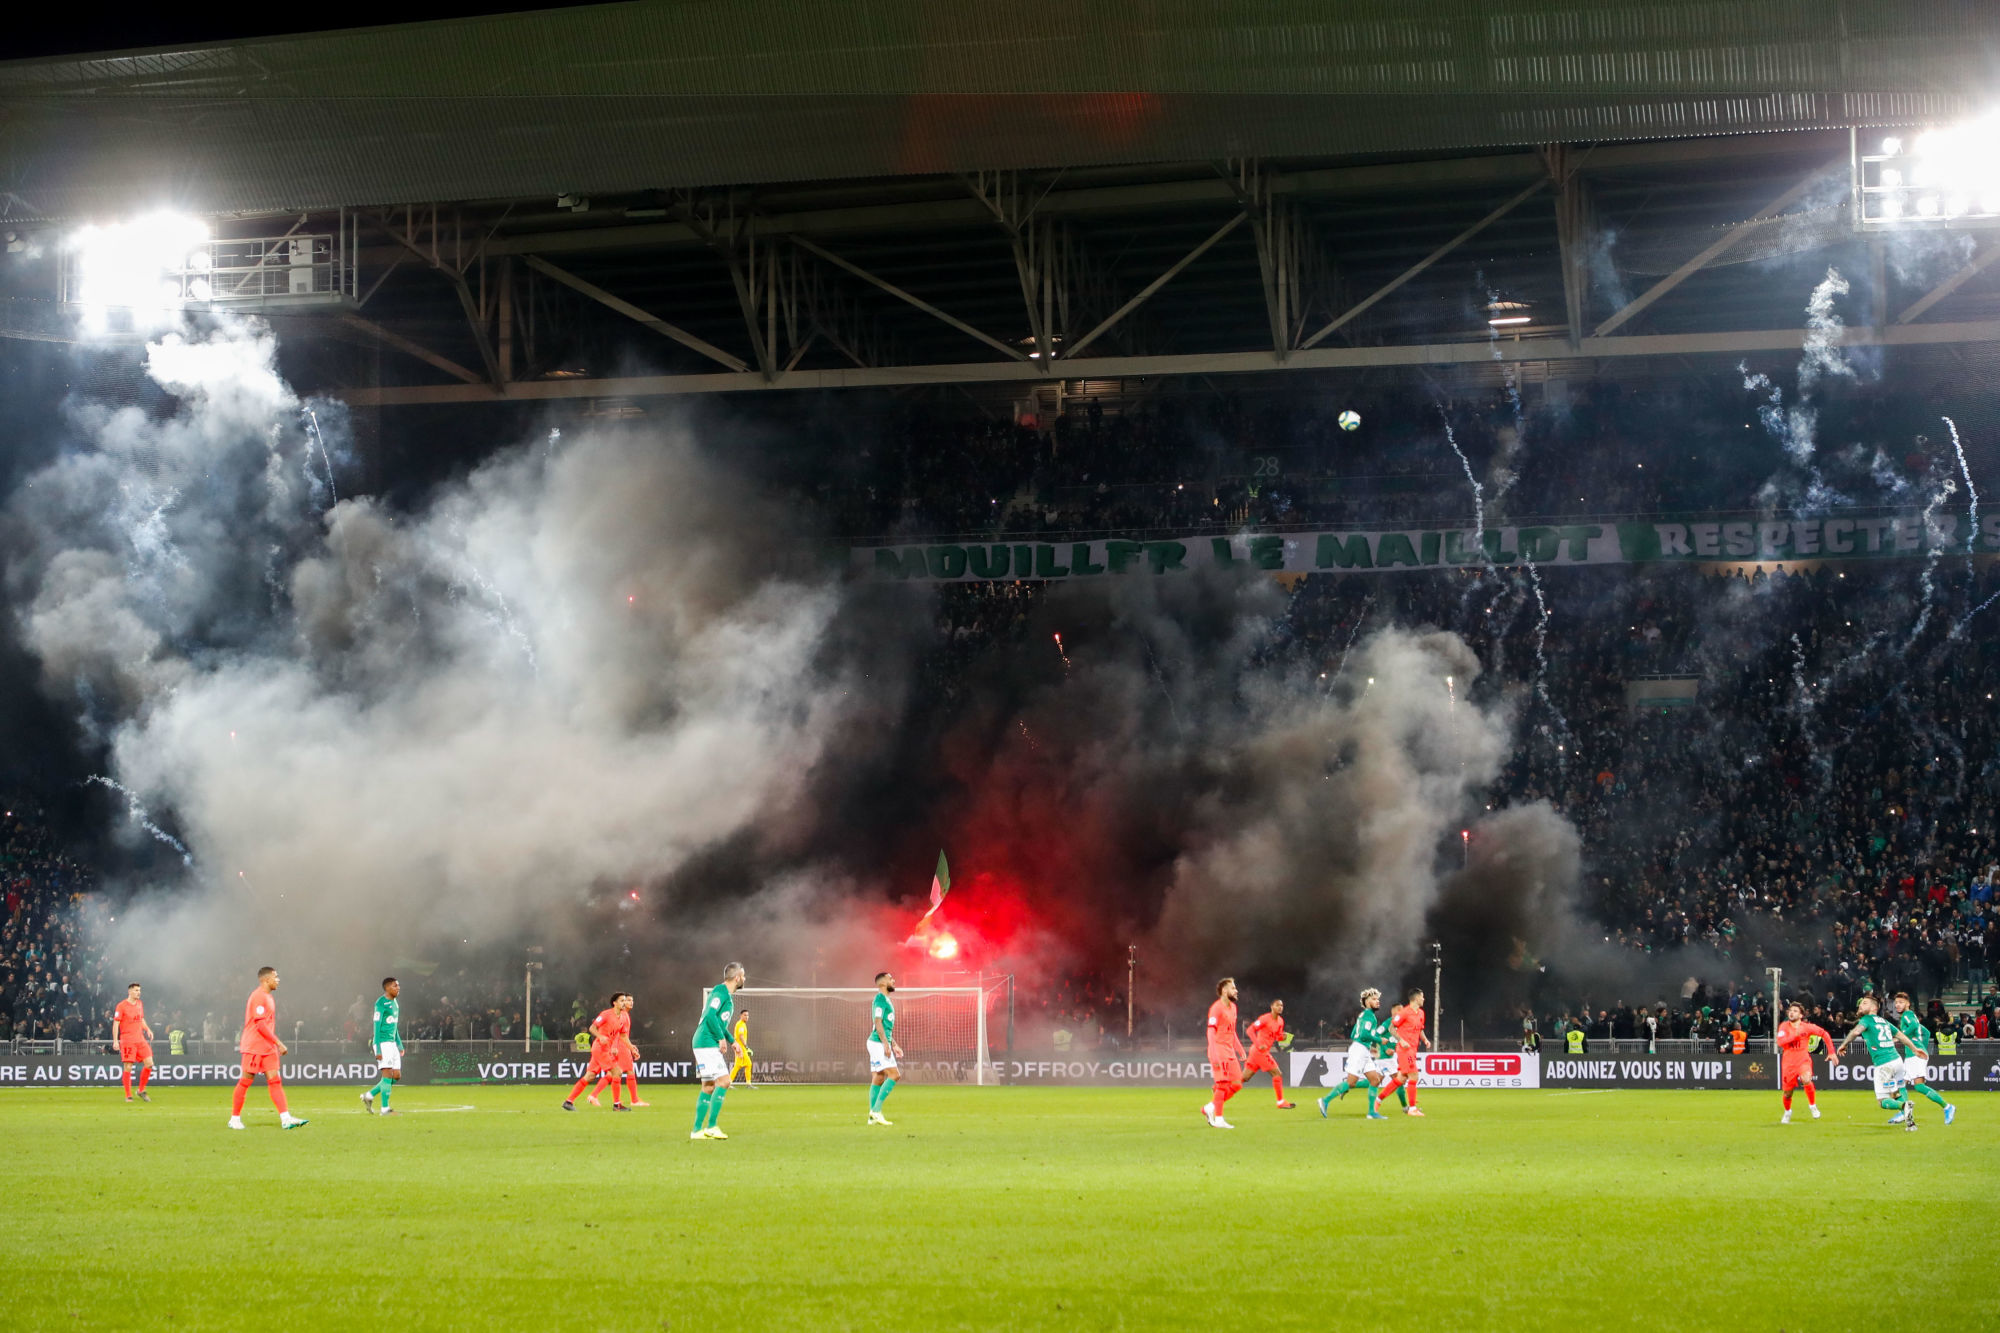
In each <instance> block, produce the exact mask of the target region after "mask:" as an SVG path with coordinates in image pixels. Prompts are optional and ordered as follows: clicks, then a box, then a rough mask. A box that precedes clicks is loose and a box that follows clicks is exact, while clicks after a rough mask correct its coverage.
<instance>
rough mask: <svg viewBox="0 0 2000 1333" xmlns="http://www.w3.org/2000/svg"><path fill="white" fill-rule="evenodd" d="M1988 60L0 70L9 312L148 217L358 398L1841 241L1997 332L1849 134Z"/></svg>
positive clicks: (1094, 345) (628, 25)
mask: <svg viewBox="0 0 2000 1333" xmlns="http://www.w3.org/2000/svg"><path fill="white" fill-rule="evenodd" d="M1996 75H2000V6H1983V5H1968V4H1961V3H1956V2H1954V0H1910V2H1908V3H1901V4H1895V5H1890V4H1853V3H1850V4H1846V5H1832V4H1829V3H1827V0H1747V2H1744V3H1710V2H1708V0H1701V2H1696V0H1656V2H1655V3H1646V4H1615V5H1614V4H1605V3H1595V4H1584V3H1579V2H1578V0H1570V3H1566V4H1564V3H1552V2H1550V0H1501V2H1499V3H1495V2H1494V0H1429V2H1428V3H1425V2H1423V0H1396V2H1395V3H1385V2H1384V0H1290V2H1289V3H1286V4H1283V5H1273V4H1270V3H1266V2H1265V0H1201V2H1199V3H1197V2H1196V0H1151V2H1150V3H1149V2H1147V0H1116V2H1115V3H1109V2H1107V0H1078V2H1077V3H1073V4H1069V5H1065V6H1061V7H1047V6H1042V7H1024V6H995V5H991V4H978V5H974V4H967V3H962V2H961V0H922V2H921V3H919V2H918V0H839V2H838V3H836V2H834V0H756V2H752V3H734V4H722V3H713V2H710V0H642V2H640V3H632V4H623V5H603V6H587V7H580V8H572V9H565V10H553V11H540V12H535V13H523V14H507V15H497V16H492V17H486V18H477V19H458V20H449V21H443V22H435V23H423V24H412V25H406V26H402V27H394V28H373V29H365V30H356V31H349V32H336V33H326V34H316V35H306V36H292V37H274V38H264V39H256V40H246V41H236V42H225V43H215V44H209V45H202V46H197V47H184V48H174V49H158V50H153V51H148V52H138V53H126V54H120V55H111V56H94V57H81V58H79V57H68V58H60V59H43V60H34V61H18V62H13V63H11V64H5V65H0V127H3V128H0V171H3V172H4V189H5V191H6V194H5V195H4V199H0V208H4V210H5V216H4V218H0V226H4V227H7V228H18V229H19V235H20V236H22V237H26V238H29V240H27V241H24V242H22V244H21V250H22V254H21V256H19V258H20V259H21V260H22V262H19V263H12V262H10V264H9V265H8V266H6V267H5V268H4V269H0V298H6V299H4V300H0V307H4V308H0V335H11V336H15V337H35V338H41V337H56V338H60V337H62V336H64V335H63V334H62V332H61V329H60V327H59V325H60V322H61V321H60V319H59V318H57V316H58V315H59V310H58V308H57V303H56V301H55V299H54V298H55V295H56V293H57V290H58V286H59V279H58V275H57V273H56V271H55V262H54V259H53V258H52V257H51V256H52V254H53V250H54V247H52V246H38V245H36V244H34V243H33V242H32V238H33V237H34V236H36V235H37V234H38V231H48V230H50V229H53V228H56V227H59V226H66V225H68V224H69V222H70V221H71V220H74V219H79V218H84V217H108V216H116V215H123V214H129V213H132V212H136V211H140V210H141V209H142V208H144V207H146V206H149V205H150V206H158V205H162V204H166V205H171V206H173V207H176V208H179V209H182V210H185V211H189V212H195V213H199V214H203V215H205V216H208V217H209V218H211V219H213V220H215V221H216V224H217V229H218V232H219V233H220V234H221V235H223V236H225V237H231V238H239V239H240V238H252V237H260V236H261V237H264V238H266V241H267V242H268V241H269V239H270V238H274V237H280V236H284V235H289V236H293V237H299V236H307V235H319V236H324V237H329V238H333V239H332V242H331V244H332V246H333V250H334V252H335V253H336V254H339V255H341V256H344V258H343V259H341V261H340V263H341V265H342V266H343V267H342V268H341V271H340V272H339V273H338V274H336V275H335V276H334V291H335V293H336V294H338V295H340V296H341V299H340V300H339V301H337V302H335V303H333V305H331V306H330V307H328V308H327V309H325V310H322V311H320V312H319V313H317V314H312V315H301V314H298V313H295V312H293V313H287V311H285V310H283V309H277V310H273V311H271V312H270V313H271V314H272V317H273V318H274V319H281V320H287V321H289V324H288V328H290V329H294V330H297V331H298V332H299V333H301V334H304V333H311V332H317V333H325V334H330V335H334V336H335V337H336V338H338V339H344V340H349V341H350V342H352V343H354V344H358V345H359V346H361V347H363V348H365V349H367V351H366V352H365V354H364V353H357V352H356V351H355V349H354V348H353V347H349V346H345V345H340V344H327V348H328V356H327V357H326V358H325V359H324V360H323V363H322V368H323V369H324V370H325V373H326V375H327V378H328V383H327V385H326V387H329V388H334V389H338V390H341V391H344V392H346V393H348V395H349V397H350V399H351V400H352V401H355V402H357V403H378V404H396V403H411V404H414V403H452V402H504V401H518V400H531V401H532V400H541V399H547V398H621V397H622V398H629V397H636V396H644V395H649V394H679V393H690V392H715V391H736V390H743V389H753V390H754V389H770V388H826V387H842V386H853V385H870V384H873V385H918V384H982V383H983V384H987V385H990V386H993V391H994V392H998V393H1003V394H1004V393H1008V392H1014V393H1030V392H1036V391H1046V390H1048V389H1049V388H1050V386H1051V385H1052V384H1057V383H1062V382H1065V381H1067V382H1071V383H1072V384H1073V385H1075V386H1078V387H1082V386H1085V385H1086V384H1096V385H1099V386H1102V385H1105V384H1109V383H1118V382H1127V381H1130V380H1133V379H1135V378H1145V377H1155V376H1162V375H1177V374H1193V373H1222V372H1228V373H1242V372H1261V371H1289V370H1299V369H1309V370H1311V369H1318V370H1335V371H1341V370H1344V371H1354V372H1367V371H1371V370H1373V369H1381V368H1391V369H1393V368H1396V367H1405V368H1408V367H1435V366H1459V367H1482V366H1484V367H1491V366H1493V365H1496V364H1500V363H1513V364H1527V365H1533V366H1539V367H1541V368H1542V370H1543V371H1544V372H1547V373H1564V374H1567V373H1576V374H1590V373H1594V372H1593V368H1594V367H1602V366H1605V365H1608V364H1612V363H1614V362H1623V361H1624V359H1627V358H1643V357H1666V356H1673V357H1680V356H1712V357H1720V356H1738V355H1743V354H1748V353H1755V352H1760V351H1774V352H1775V351H1783V350H1785V349H1786V348H1788V347H1796V346H1797V344H1798V342H1799V340H1800V338H1801V336H1802V335H1801V332H1800V328H1799V326H1800V323H1801V310H1800V307H1801V305H1802V300H1803V296H1802V292H1803V290H1804V289H1803V288H1801V287H1800V284H1799V281H1798V279H1799V278H1800V277H1801V276H1802V275H1804V274H1806V273H1808V272H1813V271H1815V266H1817V268H1816V271H1817V272H1823V271H1824V269H1825V267H1826V266H1827V264H1829V263H1838V264H1839V265H1841V266H1842V268H1843V269H1844V270H1845V271H1846V272H1848V273H1849V274H1851V275H1853V276H1854V278H1855V279H1856V283H1857V288H1858V289H1859V290H1860V295H1858V296H1857V297H1856V298H1855V301H1856V303H1857V304H1860V305H1863V306H1864V307H1865V308H1866V312H1867V313H1866V317H1865V318H1862V319H1854V320H1850V323H1854V324H1859V325H1862V326H1863V327H1860V328H1857V329H1854V330H1851V333H1850V336H1852V337H1854V338H1855V339H1857V340H1860V341H1871V342H1876V343H1882V344H1889V345H1898V344H1901V345H1906V346H1914V347H1932V346H1938V345H1951V344H1964V343H2000V295H1996V294H1995V292H1994V291H1993V290H1992V283H1993V280H1994V279H1995V278H2000V265H1993V264H1992V263H1991V261H1992V260H1993V258H1994V257H1995V255H1996V254H2000V248H1996V247H1994V246H1992V245H1991V244H1989V245H1987V246H1985V247H1966V248H1964V249H1963V251H1962V252H1961V251H1960V250H1949V249H1948V247H1947V249H1940V250H1939V251H1938V253H1937V254H1934V255H1932V256H1931V257H1930V258H1929V259H1928V260H1926V262H1925V263H1923V264H1912V265H1894V264H1886V263H1885V259H1884V253H1883V245H1882V242H1881V239H1880V238H1879V237H1878V238H1874V239H1872V240H1871V239H1870V238H1868V237H1866V236H1863V235H1862V234H1861V233H1860V232H1859V231H1858V230H1857V229H1856V228H1855V226H1854V220H1853V217H1852V215H1851V208H1850V202H1851V201H1850V191H1849V154H1850V139H1849V134H1848V130H1849V129H1850V128H1852V127H1856V126H1875V125H1907V124H1923V123H1936V122H1941V121H1949V120H1955V119H1959V118H1961V117H1963V116H1964V115H1965V114H1966V113H1968V112H1969V111H1971V110H1973V109H1975V108H1978V107H1981V106H1983V105H1984V104H1985V103H1986V101H1987V100H1988V95H1989V90H1991V89H1993V88H1995V87H2000V77H1996ZM266 250H267V251H268V250H269V246H268V244H267V245H266ZM35 255H41V256H42V257H43V260H42V262H41V264H40V266H39V267H37V265H36V264H34V263H29V262H26V261H27V260H28V259H31V258H33V257H34V256H35ZM1939 255H1943V256H1944V258H1943V259H1940V258H1939ZM15 258H16V256H13V255H10V256H9V260H10V261H12V260H14V259H15ZM1750 260H1755V261H1759V262H1758V263H1756V264H1754V265H1752V264H1748V263H1745V262H1744V261H1750ZM257 262H258V264H259V265H262V264H264V263H265V261H264V260H259V261H257ZM1787 265H1789V267H1787ZM264 272H265V273H266V274H268V270H264ZM260 280H261V278H260ZM1815 280H1816V279H1815ZM1810 285H1811V283H1810V281H1808V282H1807V283H1806V284H1805V286H1806V287H1810ZM274 304H277V305H282V302H276V303H274ZM1489 306H1491V307H1493V309H1489V308H1488V307H1489ZM1501 307H1504V308H1505V309H1506V311H1507V312H1508V313H1507V317H1508V318H1510V319H1514V320H1517V321H1518V320H1520V319H1522V318H1523V317H1525V321H1526V322H1525V323H1518V322H1517V323H1514V324H1510V325H1509V326H1508V327H1507V329H1506V330H1505V336H1504V337H1500V336H1496V334H1495V331H1494V329H1493V328H1491V327H1489V325H1488V323H1487V319H1488V316H1489V315H1491V314H1493V313H1495V311H1496V310H1498V309H1500V308H1501ZM649 331H650V332H649ZM293 341H297V339H293ZM343 357H344V358H345V359H344V360H343ZM1550 367H1556V368H1557V369H1556V370H1554V371H1550V370H1549V368H1550ZM1564 367H1568V369H1565V368H1564ZM440 374H442V375H443V376H444V377H445V380H446V382H439V380H438V377H439V375H440ZM1008 386H1012V387H1011V388H1009V387H1008ZM1085 391H1090V390H1089V389H1087V388H1086V389H1085Z"/></svg>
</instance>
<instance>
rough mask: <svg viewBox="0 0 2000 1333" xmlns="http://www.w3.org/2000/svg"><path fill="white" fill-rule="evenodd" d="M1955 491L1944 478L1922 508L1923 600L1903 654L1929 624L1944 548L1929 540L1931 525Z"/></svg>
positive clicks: (1955, 487) (1951, 482)
mask: <svg viewBox="0 0 2000 1333" xmlns="http://www.w3.org/2000/svg"><path fill="white" fill-rule="evenodd" d="M1957 491H1958V483H1957V482H1955V481H1953V480H1952V479H1951V478H1950V477H1946V478H1945V479H1944V484H1943V485H1942V486H1940V487H1938V488H1937V493H1936V494H1935V495H1933V496H1931V498H1930V502H1929V503H1927V504H1926V505H1925V506H1924V544H1925V545H1926V546H1927V547H1929V548H1930V549H1929V553H1928V554H1926V555H1925V556H1924V572H1923V579H1922V583H1923V589H1924V600H1923V605H1922V607H1920V608H1919V609H1918V611H1917V623H1916V625H1915V626H1914V627H1913V628H1912V629H1911V630H1910V637H1909V638H1908V639H1906V640H1905V641H1904V643H1903V651H1904V652H1905V653H1908V652H1909V651H1910V649H1911V648H1913V647H1915V646H1916V642H1917V640H1918V639H1919V638H1921V637H1923V632H1924V630H1925V628H1926V627H1928V626H1929V625H1930V623H1931V608H1932V605H1933V604H1934V602H1935V601H1936V598H1937V578H1936V574H1937V565H1938V561H1939V560H1940V559H1941V558H1942V557H1943V556H1944V547H1943V546H1941V545H1939V544H1938V543H1937V542H1934V541H1932V540H1931V532H1932V527H1931V525H1932V524H1933V523H1934V522H1936V520H1937V511H1938V506H1939V505H1941V504H1943V503H1944V502H1945V499H1946V497H1948V496H1951V495H1954V494H1956V493H1957Z"/></svg>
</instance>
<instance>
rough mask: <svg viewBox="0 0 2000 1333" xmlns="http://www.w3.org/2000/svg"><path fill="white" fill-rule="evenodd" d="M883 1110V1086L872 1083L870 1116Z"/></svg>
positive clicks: (869, 1089)
mask: <svg viewBox="0 0 2000 1333" xmlns="http://www.w3.org/2000/svg"><path fill="white" fill-rule="evenodd" d="M881 1109H882V1085H881V1084H880V1083H870V1084H869V1085H868V1114H869V1115H874V1114H875V1113H876V1112H877V1111H879V1110H881Z"/></svg>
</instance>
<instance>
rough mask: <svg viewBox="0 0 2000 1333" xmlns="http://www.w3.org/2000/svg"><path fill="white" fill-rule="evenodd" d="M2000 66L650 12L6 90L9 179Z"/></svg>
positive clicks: (1631, 119)
mask: <svg viewBox="0 0 2000 1333" xmlns="http://www.w3.org/2000/svg"><path fill="white" fill-rule="evenodd" d="M328 13H329V16H334V15H337V13H338V11H337V10H335V11H328ZM1996 72H2000V45H1996V31H1995V23H1994V19H1993V17H1992V10H1991V7H1989V6H1983V5H1973V4H1966V3H1962V2H1961V0H1902V2H1901V3H1895V4H1887V3H1873V4H1870V3H1846V4H1830V3H1829V2H1828V0H1651V2H1650V3H1641V4H1607V3H1601V2H1597V3H1580V2H1579V0H1286V2H1285V3H1283V4H1273V3H1270V0H1073V3H1068V4H1063V5H1033V6H1030V5H1014V4H994V3H991V0H734V2H731V3H725V2H723V0H635V2H634V3H628V4H617V5H594V6H587V7H580V8H572V9H562V10H545V11H539V12H534V13H518V14H501V15H493V16H489V17H483V18H469V19H457V20H449V21H443V22H433V23H421V24H410V25H407V26H400V27H385V28H371V29H363V30H357V31H347V32H329V33H320V34H312V35H305V36H290V37H275V38H266V39H260V40H251V41H237V42H224V43H216V44H211V45H205V46H196V47H187V48H180V49H158V50H151V51H143V52H129V53H122V54H114V55H102V56H91V57H82V58H75V57H72V58H63V59H44V60H33V61H20V62H13V63H10V64H6V65H0V122H4V124H5V127H6V128H5V139H4V150H3V152H4V155H0V163H4V179H5V187H4V188H5V189H6V191H7V199H6V216H7V217H9V218H12V219H17V220H20V219H36V218H52V217H77V216H82V215H87V214H92V213H99V212H103V211H105V210H124V209H127V208H129V207H130V206H131V204H132V201H133V200H134V199H145V200H148V201H151V202H155V203H162V204H171V205H173V206H176V207H179V208H183V209H187V210H189V211H193V212H199V213H224V212H246V211H275V210H288V209H317V208H332V207H339V206H342V205H346V206H349V207H354V206H364V205H385V204H404V203H422V202H428V201H432V200H466V199H486V198H511V197H515V196H524V195H543V194H549V195H553V194H555V193H560V192H585V193H598V194H604V193H620V192H629V191H637V190H646V189H660V188H671V187H681V186H716V185H734V184H754V183H761V182H767V181H802V180H825V179H837V178H861V177H878V176H895V175H910V174H931V173H938V172H954V171H975V170H982V169H985V170H992V169H1002V168H1015V169H1031V168H1032V169H1042V168H1051V167H1064V166H1086V165H1092V166H1094V165H1105V164H1112V163H1136V162H1157V161H1198V160H1202V159H1207V158H1220V157H1244V156H1256V157H1267V158H1268V157H1286V156H1291V157H1296V156H1327V155H1352V154H1363V153H1409V152H1419V151H1436V150H1447V149H1448V150H1464V149H1474V148H1491V147H1500V146H1519V145H1525V144H1539V143H1556V142H1603V141H1608V140H1621V139H1633V138H1661V137H1672V136H1682V135H1691V134H1720V133H1741V132H1749V131H1760V130H1792V129H1810V128H1824V127H1829V126H1847V125H1851V124H1857V123H1862V124H1872V123H1892V122H1908V121H1912V120H1937V119H1945V118H1951V117H1955V116H1958V115H1961V114H1963V113H1964V112H1965V111H1966V110H1967V109H1968V108H1969V107H1970V106H1973V105H1976V104H1977V103H1978V102H1979V101H1980V100H1981V99H1983V98H1984V97H1985V96H1987V95H1988V94H1989V93H1990V91H1991V89H1992V88H1993V86H1994V83H1995V75H1996Z"/></svg>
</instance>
